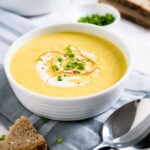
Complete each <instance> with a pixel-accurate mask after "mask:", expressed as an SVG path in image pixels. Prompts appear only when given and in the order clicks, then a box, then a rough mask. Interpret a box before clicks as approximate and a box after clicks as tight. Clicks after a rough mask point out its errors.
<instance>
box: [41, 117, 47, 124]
mask: <svg viewBox="0 0 150 150" xmlns="http://www.w3.org/2000/svg"><path fill="white" fill-rule="evenodd" d="M41 119H42V121H43V123H47V122H48V121H49V119H48V118H44V117H42V118H41Z"/></svg>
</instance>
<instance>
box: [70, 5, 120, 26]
mask: <svg viewBox="0 0 150 150" xmlns="http://www.w3.org/2000/svg"><path fill="white" fill-rule="evenodd" d="M69 11H70V10H69ZM106 13H110V14H112V15H113V16H114V17H115V20H114V22H112V23H111V24H108V25H105V26H99V27H102V28H110V27H113V26H114V25H116V24H117V23H118V22H119V21H120V13H119V11H118V10H117V9H116V8H114V7H112V6H110V5H107V4H101V3H100V4H98V3H95V4H86V5H78V6H75V7H72V8H71V11H70V12H68V16H69V19H70V21H71V22H74V23H75V22H76V23H77V20H78V19H79V18H80V17H85V16H90V15H92V14H99V15H105V14H106ZM96 26H98V25H96Z"/></svg>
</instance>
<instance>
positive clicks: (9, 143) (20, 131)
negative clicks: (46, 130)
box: [1, 116, 47, 150]
mask: <svg viewBox="0 0 150 150" xmlns="http://www.w3.org/2000/svg"><path fill="white" fill-rule="evenodd" d="M1 145H2V146H3V147H4V148H3V149H4V150H5V148H6V150H47V145H46V142H45V139H44V138H43V137H42V136H41V135H40V134H38V133H37V131H36V129H35V128H34V127H33V126H32V124H31V122H30V121H29V120H28V118H27V117H25V116H22V117H21V118H20V119H17V120H16V123H15V124H14V125H13V126H12V127H11V128H10V131H9V133H8V135H7V136H6V139H5V141H4V142H3V143H1Z"/></svg>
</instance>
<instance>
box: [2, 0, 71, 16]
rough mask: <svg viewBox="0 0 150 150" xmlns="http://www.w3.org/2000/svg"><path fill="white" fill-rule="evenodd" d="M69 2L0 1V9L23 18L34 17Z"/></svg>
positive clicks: (39, 0) (38, 0) (45, 0)
mask: <svg viewBox="0 0 150 150" xmlns="http://www.w3.org/2000/svg"><path fill="white" fill-rule="evenodd" d="M68 1H69V0H65V1H64V0H0V7H2V8H4V9H7V10H10V11H13V12H16V13H19V14H21V15H24V16H36V15H41V14H45V13H48V12H50V11H53V10H55V9H56V8H57V7H58V6H60V5H65V4H68Z"/></svg>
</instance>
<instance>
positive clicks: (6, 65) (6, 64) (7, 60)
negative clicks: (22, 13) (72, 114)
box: [4, 23, 132, 102]
mask: <svg viewBox="0 0 150 150" xmlns="http://www.w3.org/2000/svg"><path fill="white" fill-rule="evenodd" d="M72 25H74V26H83V27H87V28H93V29H94V28H95V29H96V28H97V30H100V31H102V32H105V33H107V34H109V35H110V36H113V37H115V38H117V39H119V40H120V41H121V42H122V43H123V44H124V46H125V49H127V52H128V54H129V62H128V61H127V57H126V56H125V58H126V61H127V70H126V72H125V73H124V75H123V76H122V77H121V78H120V79H119V80H118V81H117V82H115V83H114V84H113V85H111V86H110V87H108V88H106V89H104V90H102V91H100V92H97V93H94V94H89V95H85V96H80V97H54V96H47V95H44V94H40V93H36V92H34V91H32V90H29V89H27V88H25V87H23V86H22V85H20V84H19V83H18V82H17V81H16V80H15V79H14V78H13V77H12V75H11V73H10V68H9V67H10V59H11V58H12V56H13V55H14V53H15V52H16V51H17V50H16V51H15V52H14V53H13V54H10V53H11V49H12V48H13V47H14V46H15V45H18V42H19V41H21V40H22V39H24V38H25V37H27V36H31V35H33V34H35V33H36V32H38V31H40V30H43V29H49V28H52V27H56V26H57V27H60V26H72ZM79 32H80V31H79ZM54 33H55V32H54ZM83 33H85V32H83ZM85 34H88V33H85ZM41 35H42V34H41ZM43 35H44V33H43ZM93 35H94V34H93ZM95 36H97V35H95ZM35 37H36V36H34V38H35ZM100 37H102V38H104V39H105V37H103V36H100ZM106 40H108V39H106ZM108 41H109V40H108ZM25 43H27V42H24V43H23V44H25ZM23 44H21V45H22V46H23ZM114 45H116V44H114ZM18 50H19V49H18ZM123 55H124V54H123ZM131 69H132V59H131V52H130V48H129V47H128V45H127V44H126V42H125V41H124V40H123V39H122V38H121V37H119V36H118V35H116V34H114V33H112V32H110V31H108V30H105V29H103V28H99V27H98V26H93V25H92V26H91V25H90V24H84V23H80V24H77V23H62V24H55V25H46V26H44V27H39V28H36V29H34V30H31V31H29V32H28V33H26V34H24V35H22V36H21V37H20V38H19V39H17V40H16V41H15V42H14V43H13V44H12V45H11V46H10V48H9V50H8V52H7V54H6V56H5V58H4V70H5V73H6V76H7V78H8V80H9V82H10V83H12V84H14V85H15V86H16V87H17V88H19V89H20V90H22V91H23V93H26V94H28V97H31V96H34V97H36V98H41V99H44V100H49V101H53V102H56V100H57V102H63V101H65V102H72V101H80V100H85V99H92V98H93V97H97V96H99V95H105V94H106V93H108V92H110V91H112V90H114V89H115V88H116V87H117V86H118V85H120V84H121V83H122V82H123V81H124V80H125V79H126V78H127V77H128V75H129V74H130V72H131Z"/></svg>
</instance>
